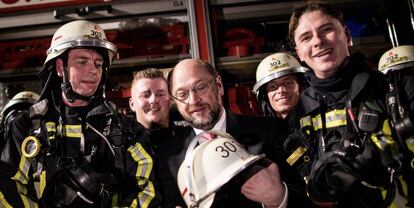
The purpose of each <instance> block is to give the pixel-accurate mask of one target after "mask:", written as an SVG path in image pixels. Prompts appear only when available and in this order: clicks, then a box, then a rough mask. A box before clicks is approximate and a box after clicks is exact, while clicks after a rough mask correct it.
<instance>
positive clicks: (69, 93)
mask: <svg viewBox="0 0 414 208" xmlns="http://www.w3.org/2000/svg"><path fill="white" fill-rule="evenodd" d="M63 75H64V76H63V77H64V78H63V82H62V84H61V85H60V88H61V89H62V92H63V93H65V96H66V99H67V101H69V102H70V103H73V102H75V100H77V99H79V100H84V101H86V102H90V101H91V100H92V99H93V98H95V95H92V96H83V95H79V94H78V93H76V92H75V91H73V88H72V85H71V84H70V82H69V78H68V77H69V73H68V67H67V63H65V61H64V63H63ZM95 94H96V93H95Z"/></svg>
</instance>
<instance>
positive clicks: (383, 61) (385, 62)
mask: <svg viewBox="0 0 414 208" xmlns="http://www.w3.org/2000/svg"><path fill="white" fill-rule="evenodd" d="M411 66H414V45H403V46H398V47H395V48H392V49H390V50H388V51H386V52H385V53H384V54H383V55H382V56H381V58H380V60H379V63H378V70H379V71H380V72H382V73H383V74H387V73H388V72H389V71H396V70H400V69H404V68H408V67H411Z"/></svg>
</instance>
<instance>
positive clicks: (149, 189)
mask: <svg viewBox="0 0 414 208" xmlns="http://www.w3.org/2000/svg"><path fill="white" fill-rule="evenodd" d="M128 152H130V153H131V157H132V158H133V159H134V161H135V162H137V171H136V179H137V183H138V186H142V185H144V184H147V186H146V187H144V188H143V189H142V191H141V192H140V193H138V196H137V197H138V199H134V201H133V202H132V204H131V207H137V203H139V205H140V206H139V207H148V206H149V204H150V202H151V201H152V199H153V198H154V196H155V190H154V185H153V184H152V182H151V181H150V180H149V178H150V174H151V171H152V168H153V160H152V157H151V156H150V155H149V154H148V152H147V151H146V150H145V149H144V148H143V147H142V145H141V144H140V143H136V144H135V145H134V146H132V147H129V148H128Z"/></svg>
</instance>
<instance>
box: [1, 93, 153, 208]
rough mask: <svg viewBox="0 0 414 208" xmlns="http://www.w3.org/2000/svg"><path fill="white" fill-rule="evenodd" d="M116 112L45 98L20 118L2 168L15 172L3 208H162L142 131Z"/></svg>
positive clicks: (4, 188) (5, 183)
mask: <svg viewBox="0 0 414 208" xmlns="http://www.w3.org/2000/svg"><path fill="white" fill-rule="evenodd" d="M113 107H114V106H113V104H111V103H108V102H105V101H103V99H101V100H96V101H95V102H93V103H91V104H90V105H89V106H88V107H77V108H71V107H67V106H65V105H54V104H53V103H52V102H51V101H50V99H44V100H42V101H40V102H38V103H36V104H35V105H33V106H32V107H31V108H30V112H29V113H23V114H21V115H20V116H19V117H17V118H16V119H15V120H14V122H13V123H12V135H13V136H12V138H10V139H8V144H7V145H6V146H7V147H6V149H5V153H4V154H3V156H2V163H0V165H2V166H3V167H4V166H6V167H7V168H8V170H9V171H8V172H7V173H6V172H4V173H3V174H2V175H1V178H2V179H1V181H2V182H1V183H0V190H1V193H0V207H114V206H115V207H125V206H128V207H157V203H158V200H159V199H158V197H159V194H158V193H157V190H156V184H154V178H153V177H154V173H153V165H154V164H153V157H152V152H151V151H149V148H148V142H147V141H148V139H145V134H143V132H144V131H143V127H142V126H139V124H138V123H137V122H136V121H135V120H132V119H129V120H128V119H127V118H125V117H121V116H118V115H117V114H116V112H115V111H114V110H113V109H114V108H113ZM3 167H2V168H3ZM3 179H4V180H3ZM10 179H11V180H10Z"/></svg>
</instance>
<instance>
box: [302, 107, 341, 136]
mask: <svg viewBox="0 0 414 208" xmlns="http://www.w3.org/2000/svg"><path fill="white" fill-rule="evenodd" d="M325 118H326V128H334V127H339V126H346V124H347V123H346V110H345V109H333V110H331V111H329V112H327V113H326V114H325ZM300 125H301V128H304V127H306V126H312V127H313V129H314V130H315V131H318V130H320V129H322V119H321V115H320V114H318V115H316V116H315V117H310V116H306V117H303V118H301V119H300Z"/></svg>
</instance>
